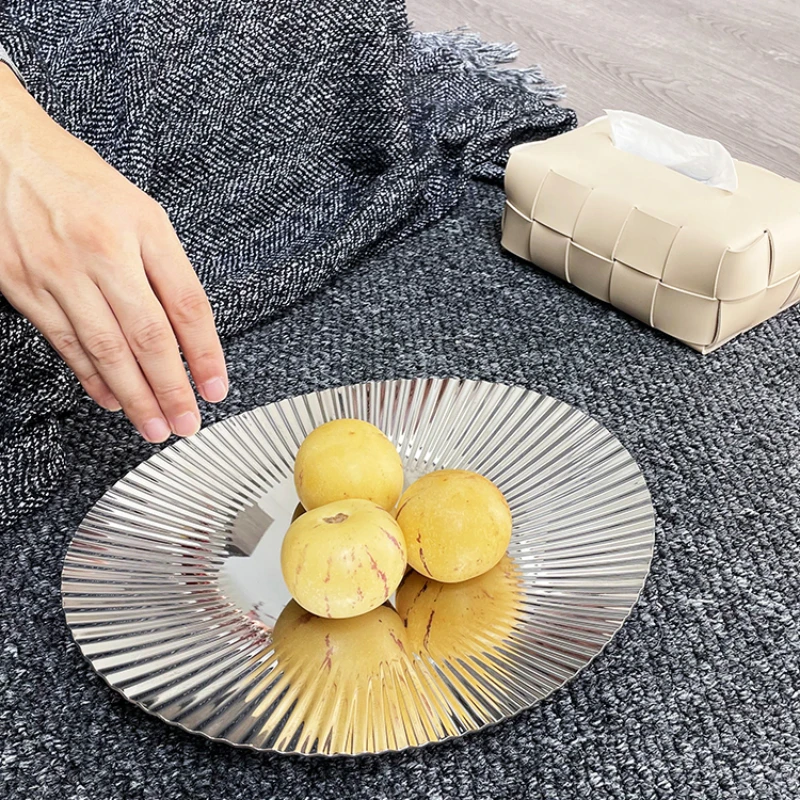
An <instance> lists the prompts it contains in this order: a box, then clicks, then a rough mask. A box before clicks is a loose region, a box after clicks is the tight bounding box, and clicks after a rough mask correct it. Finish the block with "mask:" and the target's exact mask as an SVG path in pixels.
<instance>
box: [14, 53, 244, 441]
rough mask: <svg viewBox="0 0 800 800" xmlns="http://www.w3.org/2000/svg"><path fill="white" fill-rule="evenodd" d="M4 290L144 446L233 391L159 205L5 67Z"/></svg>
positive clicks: (193, 421)
mask: <svg viewBox="0 0 800 800" xmlns="http://www.w3.org/2000/svg"><path fill="white" fill-rule="evenodd" d="M0 292H1V293H2V294H3V295H4V296H5V297H6V299H7V300H8V301H9V303H11V304H12V305H13V306H14V307H15V308H16V309H17V310H18V311H19V312H20V313H21V314H23V315H24V316H25V317H27V318H28V319H29V320H30V321H31V323H33V325H35V326H36V327H37V328H38V329H39V330H40V331H41V332H42V334H43V335H44V336H45V337H46V338H47V340H48V341H49V342H50V344H51V345H52V346H53V348H54V349H55V350H56V351H57V352H58V353H59V354H60V355H61V357H62V358H63V359H64V361H66V363H67V364H68V365H69V367H70V368H71V369H72V370H73V372H74V373H75V374H76V376H77V377H78V380H80V382H81V384H82V385H83V388H84V389H85V390H86V392H87V393H88V394H89V395H90V396H91V397H92V398H93V399H94V400H95V401H96V402H97V403H99V404H100V405H101V406H103V407H104V408H107V409H109V410H118V409H119V408H122V410H123V411H124V412H125V414H126V415H127V416H128V418H129V419H130V420H131V422H132V423H133V424H134V425H135V426H136V428H137V429H138V430H139V432H140V433H141V434H142V436H143V437H144V438H145V439H147V440H148V441H151V442H162V441H164V440H165V439H166V438H167V437H168V436H169V435H170V432H172V433H175V434H177V435H179V436H190V435H192V434H193V433H195V432H196V431H197V429H198V428H199V427H200V415H199V412H198V409H197V402H196V400H195V396H194V392H193V391H192V387H191V384H190V383H189V379H188V377H187V375H186V371H185V369H184V366H183V363H182V361H181V356H180V351H179V349H178V345H180V348H181V349H182V350H183V354H184V356H185V358H186V361H187V362H188V364H189V368H190V370H191V373H192V377H193V378H194V381H195V384H196V386H197V387H198V390H199V392H200V394H201V395H202V396H203V397H204V398H205V399H206V400H208V401H210V402H218V401H220V400H222V399H223V398H224V397H225V395H226V394H227V391H228V378H227V371H226V368H225V359H224V356H223V353H222V348H221V346H220V343H219V337H218V336H217V332H216V329H215V327H214V319H213V316H212V313H211V307H210V305H209V303H208V299H207V298H206V295H205V292H204V291H203V288H202V286H201V284H200V281H199V280H198V279H197V276H196V275H195V272H194V270H193V269H192V266H191V264H190V263H189V260H188V258H187V257H186V254H185V253H184V251H183V247H182V246H181V243H180V241H179V239H178V237H177V235H176V234H175V231H174V230H173V227H172V224H171V223H170V221H169V218H168V216H167V214H166V212H165V211H164V210H163V208H162V207H161V206H160V205H159V204H158V203H157V202H156V201H155V200H153V199H151V198H150V197H148V195H146V194H145V193H144V192H142V191H141V190H140V189H138V188H137V187H136V186H134V185H133V184H132V183H131V182H130V181H128V180H127V179H126V178H125V177H124V176H122V175H121V174H120V173H119V172H117V171H116V170H115V169H114V168H113V167H112V166H110V165H109V164H108V163H106V162H105V161H104V160H103V159H102V158H101V157H100V156H99V155H98V154H97V153H96V152H95V151H94V150H93V149H92V148H91V147H89V146H88V145H87V144H85V143H84V142H82V141H80V140H79V139H77V138H76V137H74V136H72V135H71V134H70V133H68V132H67V131H65V130H64V129H63V128H61V127H60V126H59V125H58V124H57V123H56V122H55V121H53V120H52V119H51V118H50V117H49V116H48V115H47V114H46V112H45V111H44V110H43V109H42V108H41V107H40V106H39V105H38V104H37V103H36V101H35V100H34V99H33V98H32V97H31V96H30V95H29V94H28V93H27V92H26V91H25V89H24V88H23V87H22V85H21V84H20V83H19V81H18V80H17V78H16V76H15V75H14V73H13V72H12V71H11V70H10V69H9V68H8V67H7V66H6V65H5V64H0Z"/></svg>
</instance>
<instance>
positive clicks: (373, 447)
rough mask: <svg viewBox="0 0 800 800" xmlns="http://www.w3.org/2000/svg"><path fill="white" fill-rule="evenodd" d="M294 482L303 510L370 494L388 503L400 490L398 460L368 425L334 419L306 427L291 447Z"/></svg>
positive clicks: (383, 504)
mask: <svg viewBox="0 0 800 800" xmlns="http://www.w3.org/2000/svg"><path fill="white" fill-rule="evenodd" d="M294 485H295V488H296V489H297V496H298V497H299V498H300V502H301V503H302V504H303V506H304V507H305V508H306V509H308V510H309V511H310V510H311V509H312V508H317V507H318V506H323V505H326V504H327V503H333V502H335V501H337V500H347V499H350V498H356V499H359V500H371V501H372V502H373V503H377V504H378V505H379V506H381V507H382V508H385V509H390V508H393V507H394V504H395V503H396V502H397V498H398V497H400V493H401V492H402V491H403V465H402V463H401V462H400V456H399V455H398V453H397V450H395V448H394V445H393V444H392V443H391V442H390V441H389V440H388V439H387V438H386V436H385V435H384V434H383V433H382V432H381V431H380V430H379V429H378V428H376V427H375V426H374V425H370V424H369V422H363V421H362V420H360V419H336V420H333V421H332V422H326V423H325V424H324V425H320V427H319V428H316V429H315V430H313V431H311V433H310V434H309V435H308V436H307V437H306V439H305V441H304V442H303V443H302V444H301V445H300V449H299V450H298V452H297V460H296V462H295V467H294Z"/></svg>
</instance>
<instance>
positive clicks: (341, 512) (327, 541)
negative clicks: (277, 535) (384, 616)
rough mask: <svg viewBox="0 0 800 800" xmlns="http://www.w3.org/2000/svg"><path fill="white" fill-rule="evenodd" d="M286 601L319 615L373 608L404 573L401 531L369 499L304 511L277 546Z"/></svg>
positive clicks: (343, 614)
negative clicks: (288, 592) (280, 545)
mask: <svg viewBox="0 0 800 800" xmlns="http://www.w3.org/2000/svg"><path fill="white" fill-rule="evenodd" d="M281 569H282V570H283V578H284V580H285V581H286V585H287V586H288V587H289V591H290V592H291V594H292V597H294V599H295V600H296V601H297V602H298V603H299V604H300V605H301V606H302V607H303V608H305V609H306V610H307V611H310V612H311V613H312V614H318V615H319V616H321V617H330V618H342V617H355V616H357V615H358V614H364V613H366V612H367V611H371V610H372V609H373V608H377V607H378V606H379V605H381V604H382V603H384V602H385V601H386V600H387V599H388V598H389V597H390V595H391V594H392V593H393V592H394V591H395V589H396V588H397V586H398V584H399V583H400V581H401V580H402V577H403V574H404V572H405V569H406V545H405V540H404V539H403V533H402V531H401V530H400V528H399V527H398V525H397V523H396V522H395V521H394V519H393V518H392V515H391V514H389V513H388V512H387V511H384V509H382V508H381V507H380V506H378V505H376V504H375V503H372V502H370V501H369V500H340V501H339V502H337V503H328V504H327V505H325V506H321V507H319V508H314V509H312V510H310V511H306V513H305V514H303V515H302V516H300V517H298V518H297V519H296V520H295V521H294V522H293V523H292V524H291V525H290V526H289V530H288V531H287V533H286V536H285V538H284V540H283V547H282V548H281Z"/></svg>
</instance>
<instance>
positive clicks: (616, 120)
mask: <svg viewBox="0 0 800 800" xmlns="http://www.w3.org/2000/svg"><path fill="white" fill-rule="evenodd" d="M606 114H607V115H608V121H609V124H610V126H611V140H612V141H613V143H614V146H615V147H618V148H619V149H620V150H625V151H626V152H628V153H633V154H634V155H637V156H641V157H642V158H646V159H647V160H648V161H653V162H654V163H656V164H663V165H664V166H665V167H669V168H670V169H674V170H675V171H676V172H680V173H681V174H682V175H687V176H688V177H690V178H694V179H695V180H696V181H700V182H701V183H705V184H706V185H707V186H714V187H716V188H718V189H725V190H726V191H728V192H735V191H736V187H737V186H738V183H739V180H738V177H737V175H736V165H735V164H734V163H733V158H731V154H730V153H729V152H728V151H727V150H726V149H725V148H724V147H723V146H722V145H721V144H720V143H719V142H717V141H715V140H714V139H701V138H700V137H699V136H691V135H689V134H688V133H683V132H682V131H679V130H675V128H670V127H669V126H668V125H662V124H661V123H660V122H656V121H655V120H652V119H648V118H647V117H642V116H640V115H639V114H631V113H629V112H627V111H606Z"/></svg>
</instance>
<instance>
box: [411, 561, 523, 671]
mask: <svg viewBox="0 0 800 800" xmlns="http://www.w3.org/2000/svg"><path fill="white" fill-rule="evenodd" d="M521 601H522V594H521V591H520V575H519V570H518V568H517V566H516V564H515V563H514V561H513V560H512V559H511V558H509V556H508V555H505V556H503V558H502V559H501V561H500V563H499V564H497V566H495V567H493V568H492V569H491V570H489V571H488V572H487V573H485V574H483V575H480V576H478V577H477V578H472V579H471V580H468V581H464V582H462V583H440V582H439V581H435V580H433V579H432V578H426V577H425V576H423V575H420V574H419V573H417V572H410V573H408V574H407V575H406V577H405V578H404V579H403V582H402V583H401V584H400V587H399V588H398V590H397V602H396V605H397V611H398V614H399V615H400V617H401V618H402V620H403V622H404V623H405V625H406V632H407V635H408V643H409V646H410V647H411V651H412V652H413V653H420V654H425V655H429V656H430V657H431V658H433V659H434V660H435V661H447V660H455V659H464V658H468V657H470V656H480V655H481V654H483V653H484V652H486V651H487V650H491V649H493V648H496V647H498V646H500V645H501V644H502V642H503V640H504V639H506V638H507V637H508V636H509V634H510V633H511V631H512V629H513V628H514V624H515V622H516V620H517V617H518V612H519V607H520V604H521Z"/></svg>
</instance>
